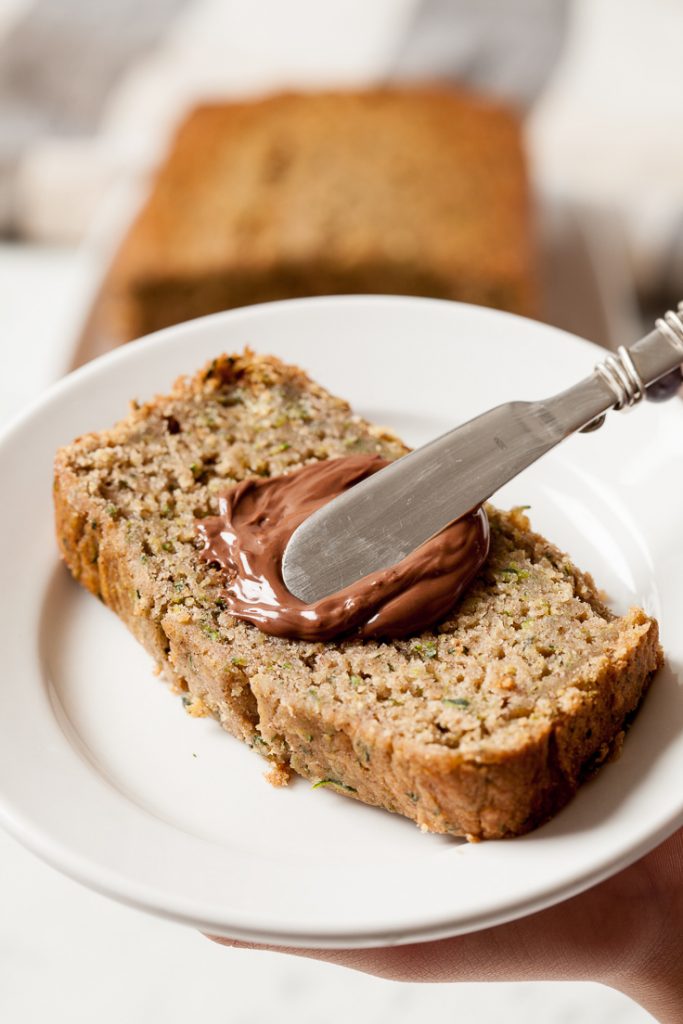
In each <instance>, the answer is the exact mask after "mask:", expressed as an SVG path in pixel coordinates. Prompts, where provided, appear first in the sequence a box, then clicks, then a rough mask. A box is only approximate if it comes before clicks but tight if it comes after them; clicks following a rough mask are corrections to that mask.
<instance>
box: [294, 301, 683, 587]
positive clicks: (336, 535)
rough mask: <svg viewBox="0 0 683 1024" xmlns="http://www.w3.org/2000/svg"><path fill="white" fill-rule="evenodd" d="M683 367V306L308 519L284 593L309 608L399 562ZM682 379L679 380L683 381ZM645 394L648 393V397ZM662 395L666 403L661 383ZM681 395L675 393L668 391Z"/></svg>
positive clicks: (470, 423)
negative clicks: (560, 387) (568, 380)
mask: <svg viewBox="0 0 683 1024" xmlns="http://www.w3.org/2000/svg"><path fill="white" fill-rule="evenodd" d="M681 364H683V302H682V303H680V304H679V306H678V313H674V312H671V311H669V312H668V313H665V314H664V316H663V317H662V318H660V319H659V320H657V321H656V323H655V329H654V330H653V331H652V332H651V333H650V334H648V335H646V336H645V337H644V338H641V340H640V341H637V342H636V343H635V344H634V345H632V346H631V347H630V348H625V347H624V346H623V345H622V346H620V348H619V349H618V350H617V352H616V353H615V354H613V355H608V356H607V357H606V358H605V360H604V361H603V362H601V363H599V364H598V365H597V366H596V367H595V370H594V372H593V373H592V374H591V376H590V377H587V378H585V379H584V380H582V381H580V382H579V383H578V384H575V385H574V386H573V387H571V388H568V389H567V390H566V391H562V392H560V393H559V394H557V395H554V396H553V397H552V398H548V399H546V400H545V401H540V402H507V403H506V404H505V405H499V406H496V407H495V408H494V409H490V410H489V411H488V412H485V413H483V414H482V415H481V416H477V417H475V419H472V420H469V421H468V422H467V423H464V424H462V425H461V426H459V427H456V428H455V429H454V430H450V431H448V433H446V434H442V435H441V437H437V438H436V439H435V440H433V441H430V442H428V443H427V444H425V445H422V447H420V448H416V449H415V450H414V451H412V452H410V453H409V454H408V455H405V456H403V457H402V458H400V459H397V460H396V461H395V462H393V463H391V465H389V466H386V467H385V468H384V469H381V470H380V471H379V472H377V473H375V474H373V475H372V476H371V477H368V478H367V479H365V480H362V481H361V482H360V483H358V484H356V485H355V486H354V487H352V488H351V489H350V490H348V491H346V492H344V493H343V494H341V495H339V496H338V497H337V498H334V499H333V500H332V501H330V502H329V503H328V504H327V505H325V506H323V508H321V509H318V511H317V512H314V513H313V514H312V515H311V516H309V518H308V519H306V520H305V521H304V522H303V523H302V524H301V525H300V526H299V527H298V529H296V530H295V531H294V533H293V534H292V536H291V538H290V540H289V543H288V545H287V547H286V549H285V553H284V557H283V562H282V575H283V578H284V582H285V585H286V586H287V588H288V590H289V591H290V592H291V593H292V594H294V596H295V597H298V598H299V599H300V600H302V601H305V602H307V603H312V602H314V601H318V600H320V599H321V598H323V597H327V596H328V595H329V594H334V593H336V592H337V591H339V590H342V589H343V588H344V587H347V586H349V585H350V584H352V583H355V582H356V580H359V579H361V578H362V577H363V576H367V575H368V574H369V573H372V572H377V571H379V570H381V569H386V568H388V567H389V566H391V565H395V564H396V563H397V562H400V561H401V559H402V558H405V556H406V555H408V554H409V553H410V552H411V551H414V550H415V548H417V547H419V545H420V544H422V543H423V542H424V541H426V540H428V539H429V538H430V537H432V536H434V534H435V533H438V532H439V530H442V529H443V528H444V526H447V525H448V523H451V522H453V520H454V519H457V518H458V517H459V516H461V515H464V514H465V513H466V512H469V511H470V510H471V509H473V508H476V507H477V506H478V505H480V504H481V503H482V502H483V501H486V500H487V499H488V498H490V497H491V495H492V494H494V493H495V491H497V490H498V489H499V488H500V487H502V486H503V484H506V483H507V482H508V481H509V480H511V479H512V478H513V477H515V476H517V474H518V473H521V471H522V470H523V469H526V467H527V466H530V465H531V464H532V463H533V462H536V460H537V459H539V458H541V456H542V455H545V454H546V452H548V451H550V449H551V448H554V447H555V446H556V445H557V444H559V443H560V441H563V440H564V439H565V438H567V437H569V436H570V435H571V434H574V433H576V432H577V431H584V432H587V431H591V430H595V429H596V428H598V427H600V426H601V425H602V423H603V422H604V420H605V414H606V413H607V412H608V411H609V410H610V409H628V408H630V407H631V406H633V405H635V404H636V403H637V402H639V401H640V400H641V399H642V398H644V397H650V398H656V397H658V396H657V395H656V394H655V391H656V389H653V388H652V385H655V384H656V382H658V381H661V380H662V378H664V377H666V375H667V374H670V373H671V372H672V371H676V370H677V369H678V368H680V366H681ZM678 383H680V377H679V378H678ZM648 389H650V391H649V393H648ZM659 390H660V395H659V397H669V395H667V394H666V389H664V390H663V392H662V389H661V387H660V389H659ZM675 392H676V387H675V386H674V390H671V389H670V394H671V395H673V394H675Z"/></svg>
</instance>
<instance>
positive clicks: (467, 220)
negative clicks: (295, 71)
mask: <svg viewBox="0 0 683 1024" xmlns="http://www.w3.org/2000/svg"><path fill="white" fill-rule="evenodd" d="M532 249H533V245H532V227H531V217H530V210H529V197H528V186H527V175H526V169H525V163H524V156H523V151H522V142H521V132H520V124H519V120H518V117H517V116H516V114H515V113H513V112H512V111H511V110H509V109H507V108H506V107H503V106H500V105H497V104H493V103H492V102H490V101H487V100H483V99H481V98H477V97H473V96H470V95H467V94H465V93H461V92H455V91H449V90H447V89H437V88H432V89H427V88H401V89H399V88H395V89H379V90H370V91H364V92H350V93H311V94H301V95H296V94H286V95H278V96H274V97H270V98H267V99H263V100H258V101H252V102H244V103H235V104H226V103H224V104H216V105H210V106H203V107H200V108H198V109H196V110H195V111H194V112H193V113H191V114H190V115H189V117H188V118H187V120H186V121H185V122H184V124H183V125H182V126H181V127H180V130H179V132H178V134H177V137H176V138H175V141H174V142H173V144H172V146H171V149H170V152H169V153H168V155H167V157H166V159H165V161H164V162H163V163H162V165H161V167H160V169H159V170H158V173H157V176H156V179H155V180H154V181H153V183H152V187H151V191H150V194H149V198H148V200H147V202H146V204H145V205H144V207H143V209H142V210H141V212H140V214H139V216H138V218H137V220H136V221H135V223H134V224H133V226H132V228H131V230H130V232H129V234H128V236H127V238H125V240H124V242H123V244H122V247H121V249H120V251H119V253H118V256H117V258H116V259H115V261H114V265H113V269H112V271H111V274H110V276H109V280H108V281H107V284H106V287H105V292H104V299H103V304H102V308H101V314H100V315H101V318H102V319H103V325H102V329H106V330H108V331H109V332H110V333H111V334H113V336H114V337H115V338H116V339H119V340H129V339H131V338H135V337H138V336H140V335H142V334H146V333H148V332H150V331H154V330H157V329H158V328H160V327H166V326H168V325H170V324H174V323H178V322H180V321H183V320H188V319H191V318H192V317H196V316H201V315H204V314H206V313H214V312H217V311H219V310H223V309H228V308H231V307H234V306H243V305H249V304H251V303H255V302H264V301H268V300H272V299H283V298H291V297H294V296H302V295H327V294H335V293H336V294H347V293H348V294H351V293H354V294H357V293H386V294H406V295H427V296H435V297H440V298H447V299H458V300H461V301H464V302H471V303H477V304H480V305H485V306H495V307H498V308H500V309H506V310H509V311H511V312H514V313H521V314H526V315H533V313H534V311H535V306H536V301H535V282H534V270H533V252H532Z"/></svg>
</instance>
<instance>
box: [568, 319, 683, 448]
mask: <svg viewBox="0 0 683 1024" xmlns="http://www.w3.org/2000/svg"><path fill="white" fill-rule="evenodd" d="M681 364H683V302H679V304H678V312H677V313H674V312H672V311H671V310H669V311H668V312H667V313H665V314H664V316H663V317H660V318H659V319H658V320H656V321H655V330H654V331H652V333H651V334H648V335H647V336H646V337H645V338H641V340H640V341H638V342H636V344H635V345H633V346H631V348H626V347H625V346H624V345H620V346H619V348H618V349H617V352H616V354H615V355H609V356H607V357H606V358H605V359H604V360H603V361H602V362H601V363H598V365H597V366H596V367H595V373H596V375H597V376H598V377H599V378H600V380H602V381H604V383H605V384H606V385H607V387H608V388H609V390H610V391H611V393H612V394H613V396H614V405H613V406H612V408H613V409H617V410H627V409H630V408H632V407H633V406H634V405H636V404H637V403H638V402H640V401H641V399H643V398H646V397H650V395H648V389H649V388H650V387H651V386H652V385H653V384H656V383H657V381H660V380H661V379H662V378H663V377H666V376H667V375H668V374H670V373H672V371H678V370H679V369H680V367H681ZM680 384H681V378H680V377H679V378H678V381H677V382H676V381H674V387H673V388H672V389H670V390H668V389H665V390H664V391H663V393H661V394H658V395H656V396H655V395H653V396H652V397H654V398H655V400H658V399H659V400H661V399H663V398H671V397H673V395H675V394H676V392H677V391H678V388H679V387H680ZM604 422H605V414H604V413H603V414H602V415H600V416H597V417H596V418H595V419H594V420H591V422H590V423H588V424H586V426H585V427H583V430H582V433H587V432H588V431H591V430H597V428H598V427H601V426H602V424H603V423H604Z"/></svg>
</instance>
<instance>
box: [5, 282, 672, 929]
mask: <svg viewBox="0 0 683 1024" xmlns="http://www.w3.org/2000/svg"><path fill="white" fill-rule="evenodd" d="M245 344H249V345H251V346H252V347H253V348H255V349H257V350H259V351H264V352H272V353H275V354H276V355H279V356H281V357H282V358H284V359H287V360H291V361H294V362H296V363H298V364H300V365H301V366H303V367H305V368H306V369H307V370H309V371H310V372H311V374H312V375H313V376H314V377H315V378H317V379H318V380H319V381H320V382H321V383H322V384H324V385H326V386H328V387H329V388H330V389H331V390H333V391H335V392H337V393H338V394H340V395H343V396H345V397H348V398H349V399H350V400H351V401H352V402H353V404H354V406H355V408H356V409H357V410H358V411H359V412H361V413H363V414H365V415H366V416H368V417H370V418H371V419H373V420H375V421H377V422H379V423H382V424H387V425H389V426H391V427H393V428H395V429H396V430H397V431H399V432H400V433H401V434H402V435H403V436H404V437H405V438H406V440H407V441H409V442H411V443H413V444H419V443H421V442H423V441H426V440H427V439H429V438H430V437H432V436H434V435H435V434H438V433H439V432H441V431H443V430H446V429H448V428H449V427H451V426H453V425H455V424H456V423H457V422H459V421H461V420H463V419H466V418H469V417H470V416H472V415H473V414H475V413H477V412H480V411H482V410H484V409H485V408H487V407H488V406H490V405H494V404H496V403H498V402H500V401H504V400H506V399H509V398H520V399H524V398H527V399H533V398H538V397H542V396H545V395H548V394H551V393H552V392H553V391H555V390H559V389H560V388H562V387H564V386H565V385H567V384H569V383H572V382H573V381H575V380H577V379H578V378H580V377H581V376H582V375H584V374H586V373H587V372H589V371H590V370H591V368H592V366H593V364H594V362H595V361H596V359H597V358H599V357H600V355H601V352H600V350H599V349H596V348H595V347H593V346H591V345H589V344H588V343H586V342H583V341H580V340H578V339H576V338H573V337H571V336H569V335H566V334H563V333H561V332H559V331H556V330H554V329H552V328H549V327H546V326H543V325H541V324H536V323H532V322H530V321H526V320H522V319H519V318H517V317H512V316H508V315H505V314H502V313H496V312H492V311H489V310H483V309H478V308H474V307H468V306H461V305H455V304H451V303H444V302H436V301H431V300H422V299H404V298H365V297H364V298H336V297H335V298H329V299H315V300H302V301H294V302H289V303H275V304H272V305H266V306H260V307H254V308H251V309H245V310H239V311H237V312H232V313H227V314H220V315H218V316H215V317H209V318H206V319H204V320H198V321H195V322H193V323H190V324H186V325H182V326H180V327H177V328H172V329H171V330H168V331H164V332H162V333H160V334H158V335H156V336H153V337H151V338H150V339H148V340H146V341H143V342H140V343H136V344H134V345H130V346H128V347H126V348H124V349H121V350H119V351H117V352H115V353H113V354H111V355H109V356H105V357H103V358H102V359H100V360H98V361H96V362H94V363H91V364H89V365H88V366H86V367H84V368H83V369H82V370H79V371H77V372H76V373H74V374H73V375H72V376H70V377H68V378H66V379H65V380H63V381H61V382H60V383H59V384H58V385H57V386H56V387H54V388H53V389H52V390H51V391H50V392H48V393H47V394H46V395H45V396H44V397H43V398H42V399H41V401H40V402H39V403H38V404H37V405H36V406H35V407H34V408H33V409H32V410H31V411H30V412H29V413H28V414H26V415H25V416H24V417H23V418H22V419H21V420H20V421H19V422H17V423H16V424H15V425H14V426H13V427H12V428H11V429H10V430H9V431H7V432H6V433H5V435H4V437H3V438H2V440H1V441H0V479H2V481H3V483H4V501H3V503H2V506H1V512H0V516H1V517H2V529H1V530H0V546H1V552H0V565H2V577H3V615H2V617H1V621H0V646H1V649H2V652H3V673H2V676H1V677H0V708H1V711H0V821H2V822H3V823H4V824H5V825H6V826H7V828H8V829H9V830H10V831H11V832H13V833H14V834H15V835H16V836H17V837H18V838H19V839H20V840H21V841H22V842H24V843H25V844H26V845H27V846H28V847H30V848H31V849H32V850H34V851H35V852H36V853H37V854H39V855H40V856H41V857H43V858H45V859H46V860H47V861H49V862H50V863H51V864H53V865H54V866H55V867H57V868H59V869H60V870H61V871H64V872H65V873H66V874H68V875H70V876H71V877H73V878H75V879H77V880H79V881H81V882H83V883H85V884H86V885H89V886H91V887H92V888H94V889H97V890H99V891H100V892H102V893H105V894H107V895H109V896H112V897H114V898H116V899H118V900H121V901H123V902H126V903H129V904H131V905H134V906H137V907H141V908H144V909H146V910H149V911H152V912H154V913H157V914H162V915H164V916H167V917H170V918H173V919H177V920H179V921H183V922H186V923H188V924H192V925H195V926H197V927H200V928H202V929H203V930H205V931H208V932H213V933H217V934H218V933H220V934H223V935H232V936H236V937H242V938H250V939H254V940H261V941H269V942H274V943H281V944H294V945H319V946H352V945H376V944H381V943H395V942H406V941H415V940H417V939H427V938H435V937H438V936H444V935H453V934H456V933H458V932H464V931H468V930H473V929H476V928H482V927H484V926H487V925H491V924H494V923H498V922H501V921H504V920H507V919H510V918H513V917H517V916H520V915H523V914H527V913H530V912H531V911H533V910H537V909H539V908H541V907H544V906H547V905H549V904H551V903H554V902H557V901H558V900H561V899H563V898H566V897H568V896H570V895H572V894H575V893H577V892H579V891H580V890H582V889H584V888H586V887H588V886H589V885H591V884H593V883H595V882H597V881H598V880H600V879H602V878H604V877H606V876H607V875H609V874H611V873H613V872H614V871H616V870H618V869H619V868H621V867H623V866H625V865H626V864H628V863H629V862H630V861H633V860H634V859H635V858H637V857H638V856H639V855H641V854H643V853H645V852H646V851H647V850H648V849H649V848H651V847H652V846H654V845H655V844H656V843H657V842H659V841H660V840H662V839H663V838H664V837H665V836H666V835H667V834H669V833H670V832H672V831H673V830H674V828H675V827H676V826H677V825H678V824H679V823H680V822H681V821H683V790H682V789H681V785H680V779H681V778H682V777H683V693H682V692H681V686H680V683H681V679H682V678H683V675H682V671H681V670H682V667H683V631H682V630H681V627H680V622H681V618H682V617H683V584H682V582H681V581H683V545H682V544H681V541H680V534H679V529H680V511H681V507H682V505H683V501H682V499H683V473H681V467H682V466H683V409H682V408H681V405H680V404H679V403H678V402H676V403H673V402H672V403H669V404H668V405H665V406H656V407H655V406H646V405H643V407H642V408H639V409H637V410H635V411H634V412H633V413H632V414H631V415H629V416H618V415H616V414H613V415H611V416H610V417H609V418H608V424H607V426H606V427H605V428H603V430H601V431H599V432H598V433H596V434H593V435H583V436H578V437H575V438H572V439H571V440H570V441H568V442H566V443H565V445H564V446H562V447H561V448H560V449H559V450H557V451H556V452H555V453H553V454H551V455H550V456H548V457H546V459H545V460H543V461H542V463H540V464H538V465H537V466H535V467H533V468H532V469H530V470H528V471H527V472H526V473H524V474H523V476H521V477H519V478H518V479H517V480H516V481H514V482H513V483H512V484H511V485H509V486H508V487H506V488H505V491H504V492H502V493H500V494H499V495H498V498H497V500H498V503H499V504H513V503H524V504H530V505H531V506H532V510H531V516H532V520H533V522H534V524H535V525H536V526H537V527H538V528H539V529H540V530H541V531H542V532H544V533H546V534H547V535H548V537H550V538H551V539H553V540H554V541H555V542H557V543H558V544H559V545H561V546H563V547H564V548H565V549H566V550H567V551H569V552H570V554H571V556H572V557H573V558H574V559H575V560H576V561H577V562H578V564H579V565H581V566H583V567H585V568H587V569H589V570H590V571H592V572H593V573H594V575H595V577H596V579H597V580H598V581H599V583H600V585H601V586H603V587H604V588H605V589H606V591H607V593H608V595H609V598H610V601H611V603H612V605H613V607H614V608H615V609H617V610H619V611H623V610H624V609H626V608H627V606H628V605H630V604H634V603H638V604H641V605H643V606H644V607H645V608H646V610H647V611H648V612H650V613H652V614H654V615H656V616H658V617H659V619H660V622H661V627H662V638H663V643H664V646H665V649H666V652H667V655H668V663H667V667H666V669H665V670H664V671H663V672H661V673H660V675H659V676H658V678H657V679H656V681H655V683H654V685H653V689H652V691H651V693H650V695H649V696H648V698H647V700H646V702H645V705H644V707H643V709H642V711H641V713H640V715H639V716H638V719H637V721H636V723H635V725H634V726H633V728H632V730H631V733H630V735H629V738H628V740H627V742H626V745H625V749H624V753H623V755H622V757H621V759H620V760H619V761H618V762H616V763H615V764H611V765H608V766H607V767H605V768H604V769H603V770H602V771H601V772H600V774H599V776H598V777H597V779H596V780H594V781H592V782H590V783H589V784H587V785H586V786H584V787H583V789H582V790H581V792H580V793H579V795H578V796H577V797H576V799H575V800H574V801H573V802H572V803H571V805H570V806H569V807H568V808H566V809H565V810H564V811H563V812H562V813H561V814H559V815H558V816H557V817H556V818H555V819H554V820H553V821H552V822H550V823H549V824H548V825H546V826H544V827H543V828H541V829H538V830H537V831H536V832H534V833H532V834H531V835H528V836H525V837H523V838H520V839H514V840H508V841H505V842H488V843H481V844H478V845H468V844H466V843H459V842H457V841H454V840H452V839H448V838H444V837H439V836H433V835H425V834H422V833H420V832H419V830H418V829H417V828H416V827H415V826H414V825H413V824H412V823H411V822H409V821H407V820H405V819H403V818H400V817H398V816H396V815H391V814H388V813H386V812H384V811H380V810H377V809H374V808H369V807H365V806H363V805H361V804H358V803H356V802H354V801H351V800H347V799H344V798H343V797H341V796H339V795H337V794H335V793H332V792H329V791H328V790H324V789H323V790H319V789H318V790H313V789H312V788H311V786H310V785H309V784H308V783H307V782H305V781H304V780H294V781H293V782H292V784H291V785H290V786H289V787H288V788H287V789H285V790H281V789H273V788H271V787H270V786H269V785H268V783H267V782H265V781H264V779H263V772H264V762H263V761H262V760H261V759H260V758H259V757H257V756H256V755H255V754H254V753H253V752H252V751H250V750H249V749H248V748H247V747H245V746H243V745H241V744H240V743H239V742H238V741H236V740H234V739H232V738H231V737H230V736H228V735H227V734H225V733H224V732H222V731H221V730H220V728H219V727H218V726H217V725H216V724H215V723H214V722H212V721H210V720H197V719H192V718H189V717H188V716H187V715H186V714H185V712H184V710H183V708H182V704H181V702H180V700H179V699H178V698H174V697H173V696H172V695H171V694H170V693H169V692H168V691H167V689H166V687H165V686H164V685H162V683H160V682H159V681H158V680H156V679H155V678H154V676H153V674H152V666H151V664H150V661H149V658H148V657H147V655H146V654H145V653H144V651H142V649H140V648H139V647H138V646H137V644H136V643H135V641H134V640H133V639H132V637H130V636H129V635H128V634H127V632H126V630H125V629H124V627H123V626H122V625H121V623H120V622H119V621H118V620H117V619H116V618H115V617H114V616H113V615H112V614H111V613H110V612H109V611H108V610H107V609H106V608H104V607H103V606H102V605H101V604H99V603H98V602H97V601H95V600H94V599H93V598H92V597H91V596H90V595H89V594H87V593H85V592H84V591H82V590H81V589H80V588H79V587H77V586H76V585H75V584H74V583H72V581H71V580H70V578H69V577H68V574H67V572H66V570H65V569H64V568H63V567H61V566H60V565H59V564H58V559H57V553H56V549H55V543H54V539H53V531H52V508H51V496H50V490H51V465H52V457H53V453H54V451H55V448H56V447H57V446H58V445H59V444H61V443H64V442H68V441H70V440H71V439H72V438H73V437H74V436H76V435H78V434H81V433H84V432H86V431H89V430H93V429H98V428H101V427H104V426H107V425H109V424H111V423H112V422H114V421H115V420H116V419H118V418H120V417H121V416H123V415H124V414H125V412H126V409H127V404H128V400H129V398H131V397H138V398H147V397H149V396H151V395H152V394H154V393H158V392H160V391H163V390H164V389H166V388H167V387H168V386H169V384H170V383H171V382H172V380H173V379H174V378H175V377H176V376H177V375H178V374H179V373H182V372H189V371H192V370H194V369H195V368H197V367H199V366H200V365H201V364H202V363H203V362H204V361H205V360H206V359H208V358H210V357H212V356H214V355H216V354H217V353H219V352H221V351H234V350H239V349H241V348H242V347H243V346H244V345H245Z"/></svg>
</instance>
